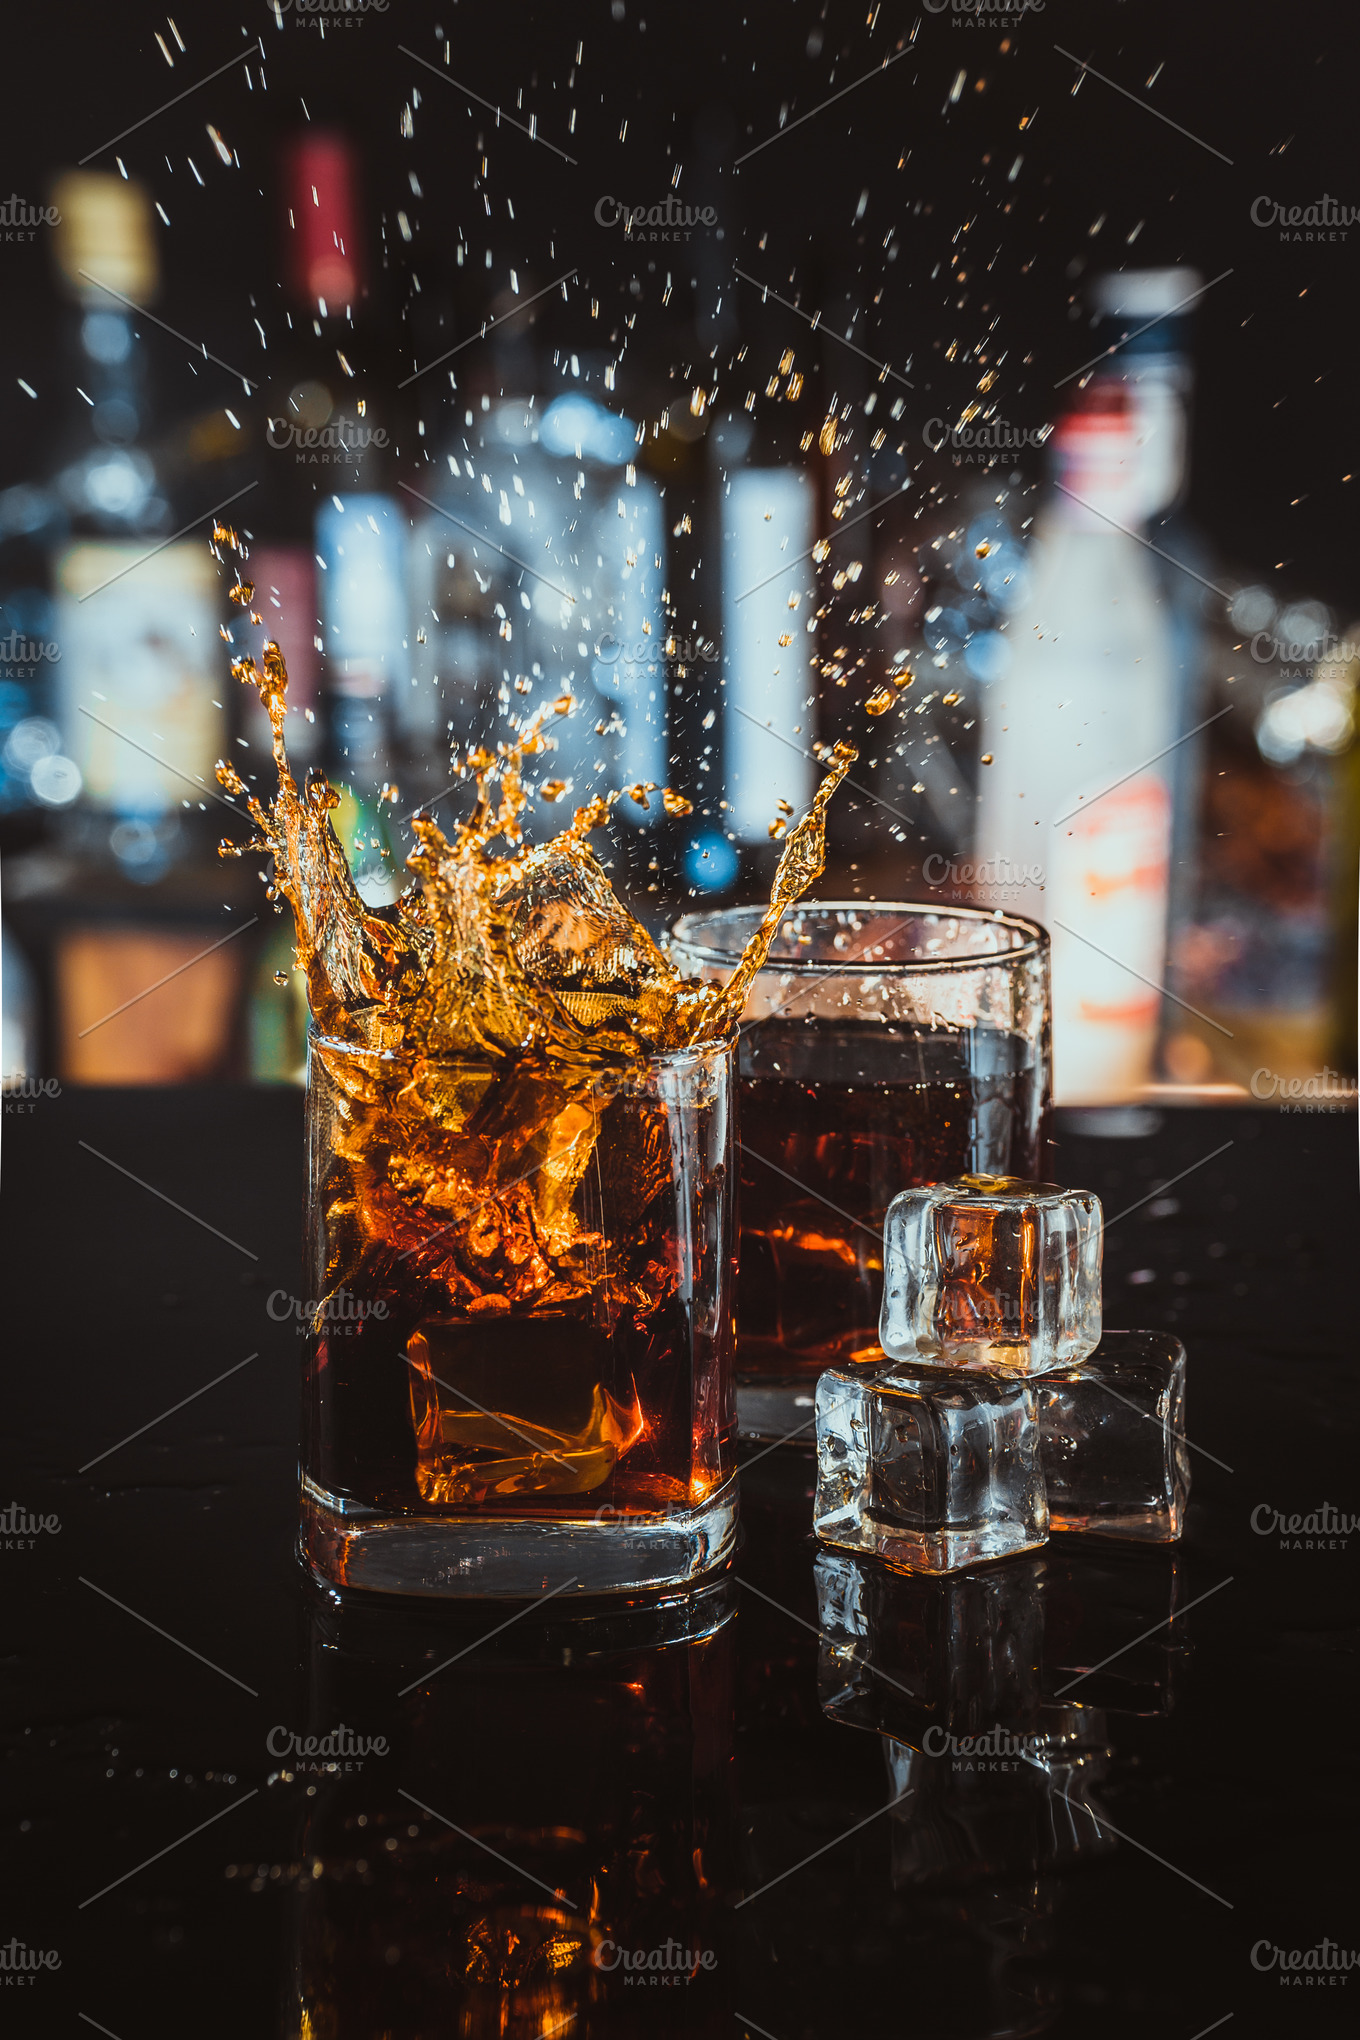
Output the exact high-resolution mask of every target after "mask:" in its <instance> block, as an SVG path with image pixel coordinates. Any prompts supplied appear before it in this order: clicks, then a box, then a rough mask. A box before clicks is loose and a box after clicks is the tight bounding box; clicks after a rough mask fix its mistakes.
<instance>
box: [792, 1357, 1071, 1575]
mask: <svg viewBox="0 0 1360 2040" xmlns="http://www.w3.org/2000/svg"><path fill="white" fill-rule="evenodd" d="M813 1528H814V1529H815V1530H816V1532H817V1535H818V1536H819V1537H820V1538H822V1539H823V1540H824V1541H825V1542H826V1543H828V1544H836V1545H841V1546H843V1547H845V1548H846V1549H847V1550H851V1551H868V1552H875V1553H877V1555H878V1556H879V1557H880V1558H882V1559H883V1560H884V1561H885V1562H886V1563H887V1564H888V1565H891V1566H896V1567H898V1568H900V1569H901V1570H902V1571H904V1572H925V1573H945V1572H959V1571H962V1569H963V1568H964V1567H966V1566H970V1565H977V1564H978V1563H980V1562H981V1561H983V1560H985V1559H992V1558H1007V1557H1009V1556H1010V1555H1011V1553H1012V1552H1017V1551H1032V1550H1034V1549H1035V1548H1036V1547H1037V1546H1039V1545H1041V1544H1043V1543H1044V1542H1045V1540H1046V1538H1047V1536H1048V1503H1047V1501H1046V1499H1045V1496H1044V1476H1043V1469H1042V1466H1041V1464H1040V1460H1039V1429H1038V1425H1037V1423H1036V1421H1035V1416H1034V1404H1033V1399H1032V1396H1031V1393H1030V1390H1029V1387H1028V1385H1027V1384H1026V1383H1025V1382H1023V1381H1014V1380H1006V1379H1003V1378H1002V1377H1000V1376H996V1375H993V1376H982V1375H964V1374H955V1375H950V1374H941V1373H935V1374H929V1373H923V1374H918V1373H912V1372H910V1371H908V1370H907V1369H905V1368H901V1369H899V1368H895V1367H889V1368H884V1369H883V1370H882V1371H881V1372H879V1373H876V1374H869V1375H866V1374H846V1373H841V1372H840V1371H838V1370H837V1369H834V1368H832V1369H829V1370H828V1371H827V1372H826V1373H825V1374H823V1376H822V1377H821V1380H820V1381H819V1382H818V1384H817V1493H816V1499H815V1502H814V1507H813Z"/></svg>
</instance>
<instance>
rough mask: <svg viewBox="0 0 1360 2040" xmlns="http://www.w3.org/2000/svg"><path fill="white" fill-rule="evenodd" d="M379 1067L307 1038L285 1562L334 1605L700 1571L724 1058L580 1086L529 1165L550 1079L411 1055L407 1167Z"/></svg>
mask: <svg viewBox="0 0 1360 2040" xmlns="http://www.w3.org/2000/svg"><path fill="white" fill-rule="evenodd" d="M378 1054H379V1050H378V1049H377V1048H376V1047H375V1046H373V1045H370V1044H369V1043H367V1042H365V1041H363V1040H354V1041H337V1040H333V1039H329V1038H326V1037H323V1036H320V1035H318V1034H317V1032H316V1030H315V1029H313V1032H312V1035H311V1038H310V1041H309V1053H308V1084H307V1146H308V1199H307V1242H306V1244H307V1270H308V1272H307V1289H308V1297H307V1302H306V1306H305V1313H306V1321H305V1335H306V1336H305V1356H304V1363H303V1440H302V1466H301V1473H302V1529H301V1549H302V1554H303V1556H304V1558H305V1560H306V1561H307V1562H308V1563H309V1564H310V1566H311V1567H312V1569H313V1570H314V1572H316V1573H317V1574H319V1575H320V1576H321V1577H322V1578H323V1579H324V1580H326V1581H329V1582H330V1583H331V1584H332V1585H335V1586H341V1587H361V1588H369V1589H372V1590H376V1591H380V1592H388V1593H404V1594H433V1595H478V1596H496V1597H500V1596H504V1597H511V1598H513V1597H536V1596H539V1595H543V1594H547V1593H558V1592H560V1593H563V1594H566V1595H569V1596H577V1595H591V1594H602V1593H611V1594H629V1593H646V1592H650V1591H653V1590H656V1589H662V1588H669V1587H676V1586H681V1585H686V1584H688V1583H690V1582H691V1581H694V1580H696V1579H699V1578H701V1577H703V1576H704V1575H705V1574H708V1573H710V1572H712V1571H714V1570H715V1569H716V1568H718V1567H720V1566H722V1565H724V1564H725V1563H726V1562H727V1560H728V1558H729V1556H730V1553H731V1550H732V1546H733V1541H734V1537H735V1531H736V1519H737V1480H736V1467H735V1458H734V1449H735V1401H734V1387H733V1354H734V1289H733V1276H734V1268H735V1247H736V1213H735V1166H734V1165H735V1125H734V1091H735V1074H734V1070H735V1063H734V1043H733V1042H732V1041H727V1042H724V1043H720V1044H717V1045H713V1046H703V1047H699V1048H693V1049H685V1050H679V1051H676V1052H674V1053H669V1054H663V1055H657V1056H654V1057H652V1058H650V1059H648V1060H645V1061H643V1062H640V1063H639V1064H637V1065H635V1066H630V1067H626V1068H620V1069H617V1070H609V1071H597V1072H595V1073H594V1074H593V1076H592V1077H591V1078H590V1079H589V1081H588V1083H587V1085H586V1088H585V1089H584V1091H583V1090H582V1088H581V1086H580V1084H579V1082H578V1083H577V1085H576V1086H575V1088H574V1089H573V1090H571V1091H570V1098H571V1102H570V1104H569V1106H568V1107H567V1108H566V1109H564V1110H563V1111H562V1112H560V1113H559V1115H558V1123H559V1125H560V1124H566V1126H567V1131H566V1134H565V1135H564V1134H561V1133H560V1132H559V1133H558V1134H557V1135H556V1136H555V1138H556V1139H557V1146H556V1147H555V1148H551V1149H550V1151H548V1152H547V1155H546V1159H545V1158H544V1150H543V1148H542V1146H541V1145H540V1146H539V1147H538V1148H535V1147H534V1146H533V1145H532V1142H529V1143H528V1144H527V1145H526V1144H525V1143H526V1140H527V1132H528V1129H529V1128H530V1127H531V1125H532V1121H533V1113H534V1107H535V1102H537V1105H538V1106H539V1107H540V1108H541V1101H542V1095H543V1091H544V1087H548V1088H549V1089H550V1088H551V1086H552V1084H553V1081H554V1078H553V1073H552V1072H551V1071H547V1072H543V1071H539V1072H536V1073H534V1072H528V1073H526V1071H525V1070H524V1068H523V1066H521V1065H516V1064H513V1063H507V1062H494V1063H493V1062H489V1061H488V1062H486V1063H480V1064H479V1063H474V1062H467V1061H456V1062H455V1061H448V1062H441V1061H439V1060H438V1059H437V1058H429V1059H427V1060H426V1061H425V1062H424V1063H423V1064H422V1066H421V1071H420V1075H419V1079H418V1081H419V1084H420V1086H421V1092H422V1099H421V1112H420V1114H419V1118H418V1122H413V1123H418V1124H419V1127H420V1129H421V1132H420V1136H419V1138H420V1141H421V1143H422V1145H421V1149H420V1153H419V1154H418V1155H417V1154H415V1153H410V1154H408V1153H403V1152H402V1151H401V1150H400V1147H399V1145H398V1144H396V1143H394V1141H393V1138H392V1130H393V1124H394V1121H393V1118H392V1115H391V1114H390V1113H382V1114H379V1113H378V1112H377V1111H376V1109H375V1107H374V1105H373V1103H372V1099H373V1097H374V1095H375V1091H376V1087H375V1086H374V1085H372V1084H371V1083H370V1082H368V1081H367V1077H368V1073H369V1072H370V1071H371V1069H372V1068H373V1064H374V1058H375V1057H376V1056H377V1055H378ZM535 1087H537V1088H535ZM540 1116H541V1114H540ZM396 1123H397V1124H398V1125H400V1123H401V1122H400V1120H399V1119H398V1120H397V1122H396ZM432 1125H433V1126H436V1127H437V1128H438V1134H437V1138H436V1139H435V1141H434V1148H435V1151H434V1152H433V1153H431V1152H430V1147H431V1136H430V1132H429V1129H430V1127H431V1126H432ZM379 1135H381V1138H379ZM413 1138H414V1136H413ZM564 1141H565V1142H566V1145H565V1146H564V1145H563V1142H564ZM441 1144H443V1147H444V1152H443V1153H442V1154H441V1152H440V1146H441ZM470 1157H472V1160H470V1159H469V1158H470ZM478 1157H485V1158H486V1159H485V1171H484V1175H483V1176H481V1177H480V1178H479V1176H478V1168H479V1167H480V1166H481V1165H480V1163H479V1161H478V1159H477V1158H478ZM535 1157H536V1159H535ZM583 1157H584V1159H583ZM445 1164H447V1166H446V1167H445V1166H444V1165H445ZM441 1180H447V1181H450V1182H456V1183H457V1184H458V1185H459V1190H458V1195H459V1196H461V1197H462V1198H463V1204H462V1207H461V1210H460V1213H459V1215H458V1218H457V1222H456V1223H455V1222H454V1221H452V1220H450V1219H449V1217H448V1214H447V1212H446V1211H445V1210H443V1209H441V1208H440V1207H439V1205H438V1203H437V1201H432V1199H434V1197H435V1191H434V1190H433V1189H432V1188H431V1185H436V1186H437V1185H438V1183H439V1182H440V1181H441ZM469 1183H471V1184H472V1192H471V1193H468V1192H467V1188H466V1186H467V1185H468V1184H469ZM483 1190H484V1191H485V1196H484V1197H483V1196H482V1195H481V1193H482V1191H483ZM468 1194H472V1195H473V1198H474V1201H473V1204H472V1206H471V1209H470V1210H469V1208H468V1206H467V1202H466V1198H467V1195H468ZM564 1240H565V1241H566V1242H567V1245H566V1247H565V1248H564V1247H563V1241H564ZM540 1255H541V1256H543V1257H546V1258H547V1259H549V1260H551V1262H552V1270H551V1272H552V1274H553V1276H554V1277H556V1276H557V1274H558V1273H559V1271H561V1270H567V1271H568V1273H569V1279H552V1280H546V1279H545V1273H544V1260H543V1259H536V1258H535V1257H536V1256H540ZM536 1270H537V1272H535V1271H536Z"/></svg>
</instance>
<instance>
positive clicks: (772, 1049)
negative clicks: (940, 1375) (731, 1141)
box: [737, 1019, 1048, 1378]
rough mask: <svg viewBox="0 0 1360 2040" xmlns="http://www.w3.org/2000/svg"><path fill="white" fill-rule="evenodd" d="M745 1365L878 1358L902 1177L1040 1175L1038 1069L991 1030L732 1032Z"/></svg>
mask: <svg viewBox="0 0 1360 2040" xmlns="http://www.w3.org/2000/svg"><path fill="white" fill-rule="evenodd" d="M740 1074H741V1083H740V1111H741V1145H742V1161H741V1233H740V1238H741V1247H740V1287H739V1291H738V1306H737V1364H738V1367H739V1369H740V1370H741V1372H742V1374H743V1376H746V1377H751V1376H759V1375H762V1374H779V1375H784V1376H787V1375H789V1374H791V1373H801V1372H803V1371H804V1370H806V1372H807V1374H808V1375H809V1377H810V1378H811V1377H815V1375H816V1374H817V1373H818V1372H819V1371H820V1370H821V1369H822V1368H823V1367H825V1366H827V1365H830V1364H833V1363H841V1364H844V1363H845V1362H846V1361H853V1360H854V1359H856V1358H862V1359H864V1360H872V1359H874V1358H877V1357H879V1346H878V1316H879V1309H880V1306H881V1304H882V1300H883V1219H884V1215H885V1213H886V1211H887V1208H888V1205H889V1204H890V1203H891V1201H892V1199H893V1198H894V1197H895V1196H896V1195H897V1193H898V1191H899V1190H906V1189H910V1188H912V1187H914V1186H918V1185H920V1184H924V1183H938V1182H941V1181H943V1180H944V1179H945V1178H947V1177H950V1176H958V1175H962V1174H965V1173H988V1174H991V1173H995V1174H1008V1175H1016V1176H1025V1177H1029V1178H1036V1177H1039V1176H1042V1174H1043V1167H1042V1163H1043V1153H1044V1146H1045V1142H1046V1139H1047V1125H1046V1116H1047V1108H1048V1093H1047V1078H1046V1071H1045V1069H1044V1067H1043V1065H1042V1063H1041V1061H1040V1060H1039V1058H1038V1057H1037V1055H1036V1052H1035V1046H1034V1044H1033V1043H1032V1042H1030V1041H1028V1040H1026V1039H1025V1038H1024V1037H1022V1036H1021V1035H1018V1034H1006V1033H1001V1032H999V1031H997V1030H995V1029H989V1028H983V1027H970V1028H962V1029H948V1028H939V1029H934V1030H932V1029H928V1028H923V1027H919V1026H905V1025H898V1026H893V1025H890V1024H885V1025H875V1024H872V1023H867V1022H858V1023H856V1022H849V1023H845V1024H839V1025H838V1024H834V1023H829V1022H825V1021H820V1020H819V1021H802V1020H793V1021H783V1020H779V1019H775V1020H771V1021H766V1022H763V1023H761V1024H759V1025H757V1026H755V1027H751V1028H749V1029H748V1030H747V1031H746V1032H745V1033H744V1034H743V1036H742V1040H741V1045H740Z"/></svg>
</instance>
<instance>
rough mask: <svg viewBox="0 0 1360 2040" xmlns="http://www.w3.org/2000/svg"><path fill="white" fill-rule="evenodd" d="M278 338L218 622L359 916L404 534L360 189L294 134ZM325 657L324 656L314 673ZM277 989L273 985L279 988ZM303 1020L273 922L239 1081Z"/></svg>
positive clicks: (374, 864)
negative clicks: (337, 852) (339, 854)
mask: <svg viewBox="0 0 1360 2040" xmlns="http://www.w3.org/2000/svg"><path fill="white" fill-rule="evenodd" d="M278 191H279V256H280V271H281V275H282V279H283V285H284V305H283V310H282V326H283V331H282V332H281V333H279V332H277V331H276V333H275V335H274V336H273V339H272V343H271V347H270V358H271V364H272V372H271V375H270V380H269V385H268V418H267V421H266V425H265V445H264V449H263V454H262V461H263V467H264V472H265V478H266V487H265V488H264V489H263V490H262V491H261V492H260V496H259V497H258V498H257V499H255V500H253V501H252V503H251V506H250V515H251V522H252V537H251V552H250V560H249V564H248V569H247V571H248V575H249V578H250V580H251V582H252V583H253V585H254V590H255V593H254V600H253V608H254V612H255V614H256V615H257V616H259V618H260V619H261V620H260V623H259V624H258V625H251V624H250V623H248V622H246V621H245V620H244V619H242V620H241V621H239V622H236V623H234V624H233V633H234V636H235V638H236V640H237V642H238V643H239V644H243V645H244V646H245V648H247V649H249V650H250V651H251V652H252V653H253V654H254V656H255V657H256V660H257V662H258V659H259V654H260V649H261V646H262V644H263V641H264V639H265V638H273V639H274V640H276V642H277V643H278V644H279V646H280V647H281V649H282V651H283V655H284V658H285V661H286V663H287V667H288V681H289V685H288V703H289V717H288V752H289V757H290V759H291V761H292V762H293V764H294V766H295V767H300V768H302V769H303V770H306V769H307V768H308V767H310V766H314V765H319V766H321V767H323V768H324V769H325V770H326V771H327V772H328V774H329V775H330V776H331V777H332V779H333V780H335V781H336V783H337V784H338V785H339V787H340V789H341V802H340V806H339V807H338V808H337V809H336V811H335V813H334V815H333V817H332V820H333V822H334V824H335V827H336V830H337V833H338V834H339V835H340V837H341V840H342V841H343V842H344V844H345V848H346V850H347V852H348V853H349V854H350V857H351V861H352V862H353V863H354V864H355V867H356V875H357V876H358V879H359V883H360V888H361V890H362V891H363V893H364V896H365V898H366V899H368V900H369V902H370V904H373V905H381V904H386V903H390V902H391V901H392V900H394V899H395V898H396V896H397V893H398V891H399V889H400V879H399V871H398V863H397V860H395V859H394V858H393V856H392V854H391V847H390V844H389V843H388V841H387V832H386V828H385V825H384V822H383V820H382V816H381V810H380V805H379V802H378V799H377V796H378V793H379V791H380V789H381V787H382V785H383V783H384V781H386V780H387V779H388V778H389V777H390V776H392V774H393V761H392V758H391V744H390V741H389V732H388V716H389V697H390V693H391V690H392V687H393V685H394V683H395V681H396V678H397V669H398V666H399V664H400V662H401V660H402V658H403V656H404V642H405V638H406V615H405V597H404V588H403V544H402V530H403V520H402V519H401V517H400V514H399V510H398V506H397V504H396V503H394V502H393V501H392V500H391V498H390V497H389V496H387V495H386V494H385V493H384V492H383V488H382V483H383V480H384V476H385V473H386V466H387V461H388V457H389V450H390V447H391V435H392V424H391V419H390V418H388V417H386V416H385V415H383V416H380V415H378V409H379V407H377V406H375V404H374V401H373V397H372V394H371V391H372V387H373V382H374V380H375V378H374V374H373V371H374V367H375V362H374V355H375V353H376V352H377V349H378V347H379V346H380V344H381V341H380V336H379V333H378V327H379V324H380V321H379V318H378V316H377V310H378V308H377V306H376V304H375V300H374V296H373V293H372V290H371V287H370V283H369V278H368V271H367V264H366V259H365V257H366V247H367V236H366V233H365V227H364V220H363V211H362V204H361V197H360V193H361V178H360V173H359V166H358V162H357V159H356V155H355V150H354V146H353V144H352V143H351V141H350V140H349V139H348V137H346V136H345V135H343V134H338V133H330V132H324V131H320V130H314V129H310V128H309V129H307V130H306V131H305V132H304V133H302V134H301V135H298V136H296V137H295V138H294V139H293V140H292V141H290V142H289V143H288V144H287V146H286V147H285V148H284V150H283V151H282V154H281V158H280V165H279V187H278ZM323 651H324V658H323ZM242 712H243V726H244V734H245V742H246V745H247V747H248V749H249V752H250V763H249V766H248V768H245V769H246V776H247V778H248V779H251V780H252V781H258V787H259V790H260V792H261V793H262V795H264V796H266V797H267V796H268V794H269V793H270V792H271V791H272V788H273V783H274V766H273V761H272V758H271V755H270V752H271V737H270V728H269V720H268V717H267V716H266V715H265V713H264V711H263V709H262V708H261V707H260V705H259V703H258V701H256V700H255V699H253V698H250V697H244V698H243V708H242ZM280 980H282V982H280ZM306 1018H307V1006H306V996H305V992H304V989H303V985H302V981H301V979H300V977H299V976H298V975H297V973H296V971H295V970H294V968H293V947H292V937H291V934H290V931H289V928H288V926H287V924H286V918H285V917H279V918H276V919H275V920H274V921H273V922H272V923H271V926H270V928H269V931H268V934H267V937H266V940H265V943H264V945H263V948H262V950H261V953H260V956H259V959H258V962H257V964H256V969H255V975H254V981H253V984H252V988H251V999H250V1012H249V1023H248V1041H249V1065H250V1072H251V1075H252V1076H254V1077H257V1078H260V1079H264V1080H286V1079H290V1078H296V1077H298V1076H299V1075H300V1073H301V1070H302V1066H303V1059H304V1054H305V1029H306Z"/></svg>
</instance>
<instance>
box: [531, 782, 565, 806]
mask: <svg viewBox="0 0 1360 2040" xmlns="http://www.w3.org/2000/svg"><path fill="white" fill-rule="evenodd" d="M566 790H567V782H566V780H565V779H545V780H544V782H543V784H542V786H540V787H539V789H538V797H539V799H540V800H550V801H551V800H561V798H562V796H563V794H564V793H565V792H566Z"/></svg>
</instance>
